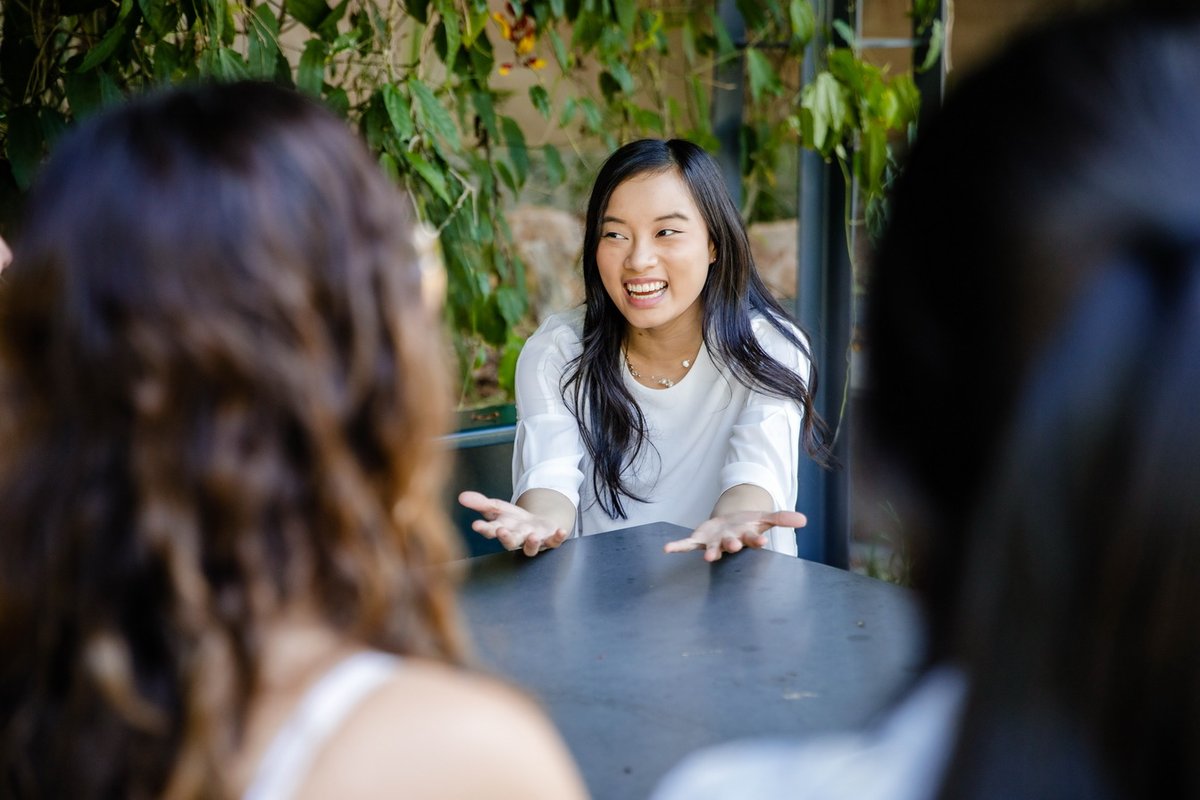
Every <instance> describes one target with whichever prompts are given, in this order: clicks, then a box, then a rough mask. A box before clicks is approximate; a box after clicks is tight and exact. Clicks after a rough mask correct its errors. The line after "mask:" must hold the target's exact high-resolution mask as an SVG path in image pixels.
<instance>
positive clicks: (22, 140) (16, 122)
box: [5, 106, 45, 190]
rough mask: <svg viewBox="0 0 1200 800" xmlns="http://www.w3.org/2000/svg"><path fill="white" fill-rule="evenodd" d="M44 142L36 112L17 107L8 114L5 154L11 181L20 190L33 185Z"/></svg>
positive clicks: (24, 107) (28, 108)
mask: <svg viewBox="0 0 1200 800" xmlns="http://www.w3.org/2000/svg"><path fill="white" fill-rule="evenodd" d="M44 145H45V140H44V138H43V137H42V126H41V125H40V124H38V117H37V112H36V111H34V110H33V109H32V108H30V107H28V106H18V107H17V108H14V109H12V110H11V111H9V113H8V146H7V148H6V149H5V154H6V155H7V156H8V160H9V163H10V164H11V165H12V174H13V179H14V180H16V182H17V186H18V187H20V188H21V189H22V190H25V189H28V188H29V185H30V184H31V183H33V176H34V175H35V174H36V173H37V169H38V165H39V164H40V163H41V161H42V151H43V149H44Z"/></svg>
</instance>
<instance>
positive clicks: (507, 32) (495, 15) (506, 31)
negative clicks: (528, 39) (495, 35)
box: [492, 11, 512, 39]
mask: <svg viewBox="0 0 1200 800" xmlns="http://www.w3.org/2000/svg"><path fill="white" fill-rule="evenodd" d="M492 19H494V20H496V22H499V23H500V35H501V36H503V37H504V38H505V39H510V38H512V27H511V26H510V25H509V24H508V20H506V19H505V18H504V15H503V14H501V13H500V12H499V11H493V12H492Z"/></svg>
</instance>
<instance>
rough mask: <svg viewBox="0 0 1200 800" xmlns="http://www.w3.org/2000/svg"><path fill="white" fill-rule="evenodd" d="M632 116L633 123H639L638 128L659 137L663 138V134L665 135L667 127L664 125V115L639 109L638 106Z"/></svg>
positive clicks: (647, 109) (646, 109) (634, 108)
mask: <svg viewBox="0 0 1200 800" xmlns="http://www.w3.org/2000/svg"><path fill="white" fill-rule="evenodd" d="M631 114H632V116H633V121H634V122H635V123H637V126H638V127H639V128H641V129H642V130H643V131H648V132H651V133H656V134H658V135H659V136H662V135H663V133H665V131H666V126H665V125H664V124H663V118H662V115H661V114H659V113H658V112H657V111H653V110H651V109H649V108H638V107H637V106H634V107H633V108H632V110H631Z"/></svg>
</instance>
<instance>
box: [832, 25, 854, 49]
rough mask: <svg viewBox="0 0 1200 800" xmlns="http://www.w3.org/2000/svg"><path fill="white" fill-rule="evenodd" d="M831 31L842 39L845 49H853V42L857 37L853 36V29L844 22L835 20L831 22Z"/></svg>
mask: <svg viewBox="0 0 1200 800" xmlns="http://www.w3.org/2000/svg"><path fill="white" fill-rule="evenodd" d="M833 29H834V30H835V31H837V34H838V36H840V37H841V38H842V41H843V42H845V43H846V46H847V47H854V42H855V40H856V39H857V38H858V37H857V36H855V35H854V29H853V28H851V27H850V26H849V25H848V24H847V23H846V21H845V20H843V19H835V20H834V21H833Z"/></svg>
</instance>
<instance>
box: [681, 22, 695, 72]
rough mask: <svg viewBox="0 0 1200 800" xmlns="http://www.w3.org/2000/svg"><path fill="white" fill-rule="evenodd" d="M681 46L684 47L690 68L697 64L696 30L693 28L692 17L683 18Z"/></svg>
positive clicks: (684, 56)
mask: <svg viewBox="0 0 1200 800" xmlns="http://www.w3.org/2000/svg"><path fill="white" fill-rule="evenodd" d="M679 38H680V44H681V45H682V47H683V58H684V61H685V62H686V63H687V65H688V66H691V65H693V64H695V63H696V29H695V28H694V27H693V26H692V18H691V16H690V15H689V16H687V17H684V18H683V25H682V26H681V27H680V31H679Z"/></svg>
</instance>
